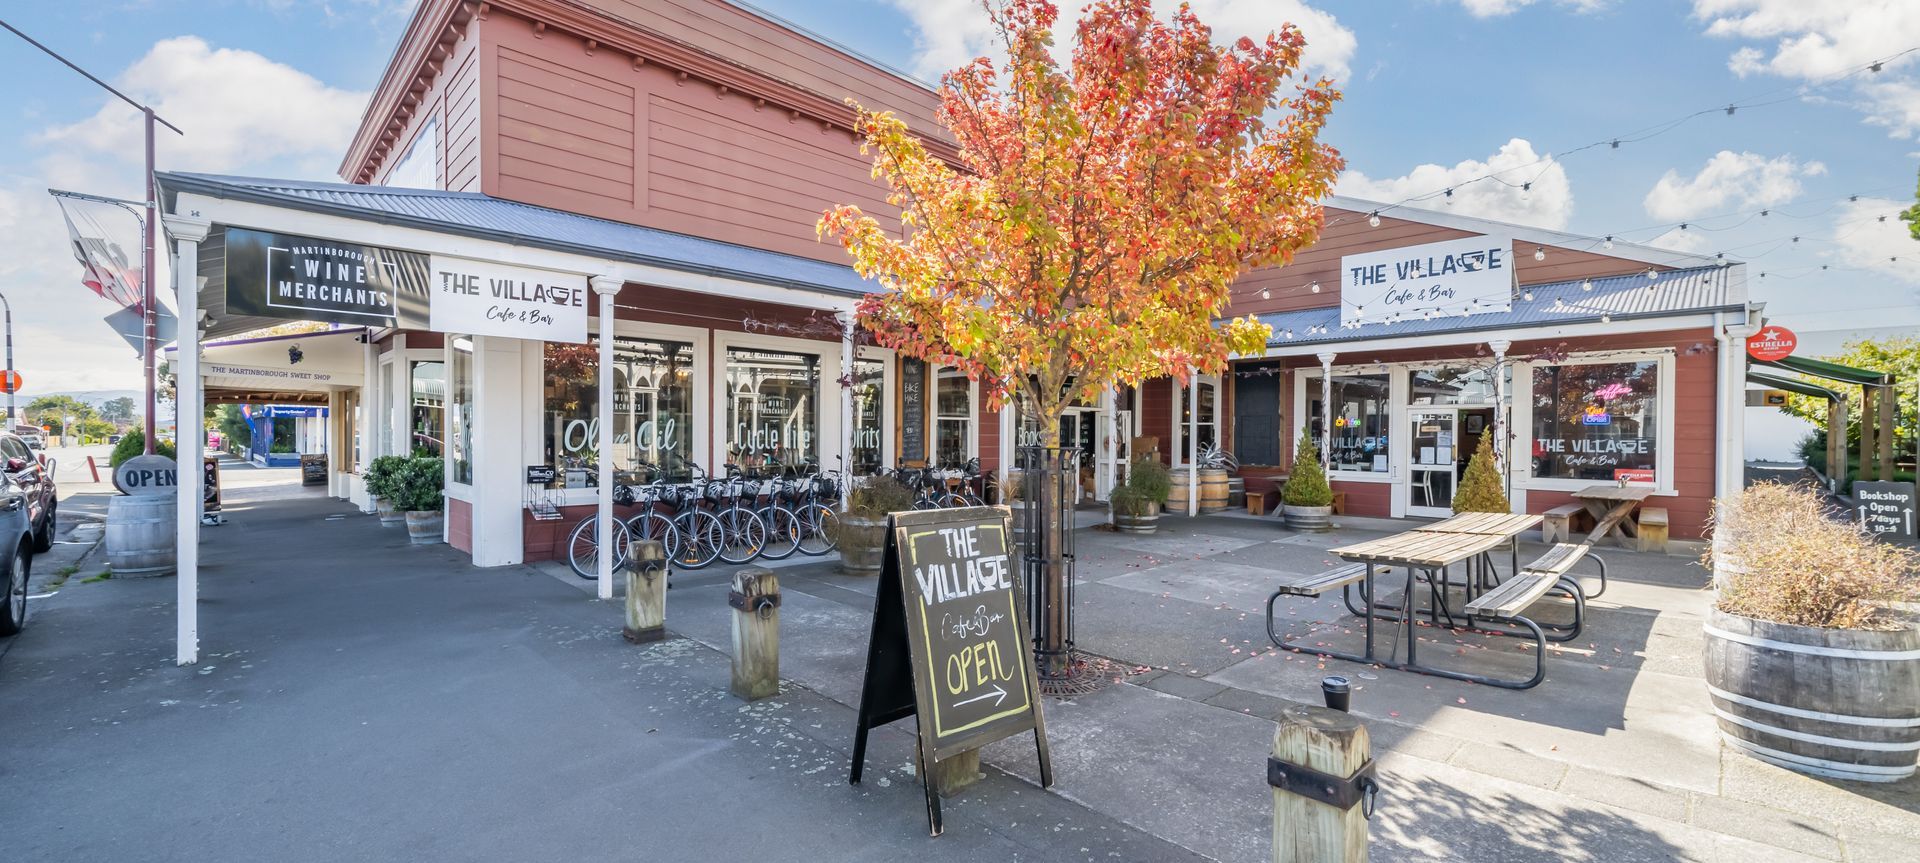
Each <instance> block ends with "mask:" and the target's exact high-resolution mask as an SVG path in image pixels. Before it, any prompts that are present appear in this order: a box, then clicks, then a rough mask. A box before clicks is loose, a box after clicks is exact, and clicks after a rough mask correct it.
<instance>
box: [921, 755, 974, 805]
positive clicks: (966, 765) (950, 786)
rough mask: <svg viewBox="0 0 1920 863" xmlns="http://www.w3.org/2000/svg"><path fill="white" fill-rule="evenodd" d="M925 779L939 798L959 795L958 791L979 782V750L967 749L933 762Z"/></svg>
mask: <svg viewBox="0 0 1920 863" xmlns="http://www.w3.org/2000/svg"><path fill="white" fill-rule="evenodd" d="M927 779H928V781H930V782H932V783H933V790H934V791H935V792H936V793H938V794H939V795H940V796H941V797H952V796H954V795H955V794H959V793H960V789H962V788H965V787H967V786H969V785H972V784H973V783H975V782H978V781H980V750H978V749H969V750H967V751H965V752H961V753H957V754H954V755H951V756H948V757H947V758H944V759H942V760H940V761H936V762H934V764H933V769H932V770H930V771H928V777H927Z"/></svg>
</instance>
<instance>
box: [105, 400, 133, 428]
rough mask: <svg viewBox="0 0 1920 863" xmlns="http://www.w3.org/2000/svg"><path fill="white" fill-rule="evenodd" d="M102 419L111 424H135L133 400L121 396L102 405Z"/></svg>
mask: <svg viewBox="0 0 1920 863" xmlns="http://www.w3.org/2000/svg"><path fill="white" fill-rule="evenodd" d="M100 418H101V419H103V420H106V421H107V422H110V423H130V422H133V399H132V398H130V397H127V396H121V397H119V398H117V399H109V400H107V401H106V402H103V403H101V405H100Z"/></svg>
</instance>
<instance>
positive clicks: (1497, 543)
mask: <svg viewBox="0 0 1920 863" xmlns="http://www.w3.org/2000/svg"><path fill="white" fill-rule="evenodd" d="M1522 529H1524V528H1522ZM1518 532H1519V531H1518V530H1516V531H1515V532H1514V534H1499V533H1465V532H1460V533H1454V532H1446V531H1433V530H1417V529H1416V530H1410V531H1407V532H1405V533H1397V534H1394V535H1393V536H1389V537H1383V538H1381V539H1375V540H1369V541H1367V542H1361V543H1355V544H1353V545H1347V546H1341V547H1339V548H1335V549H1330V551H1331V553H1332V554H1334V555H1335V556H1337V557H1339V558H1340V559H1342V560H1346V561H1349V562H1353V563H1363V564H1365V565H1366V567H1367V572H1366V593H1365V596H1364V597H1363V601H1365V602H1366V604H1367V608H1366V610H1365V612H1364V613H1362V616H1363V617H1364V618H1365V619H1366V633H1367V648H1366V654H1365V657H1364V661H1366V662H1376V663H1379V664H1380V665H1383V666H1385V667H1388V668H1399V669H1404V670H1407V671H1414V672H1418V673H1421V674H1432V675H1437V676H1440V677H1450V678H1454V679H1456V680H1468V681H1473V682H1475V683H1489V684H1493V685H1500V684H1499V683H1498V682H1496V681H1494V680H1493V679H1492V678H1489V677H1485V676H1483V675H1478V674H1468V673H1465V672H1459V671H1451V670H1448V669H1442V668H1432V667H1428V666H1423V665H1421V664H1420V663H1419V659H1418V655H1417V648H1418V642H1419V636H1418V635H1416V634H1415V631H1414V582H1415V574H1416V573H1418V572H1425V573H1426V574H1427V582H1428V584H1429V585H1430V586H1433V585H1438V584H1440V583H1442V579H1444V578H1446V576H1444V575H1443V573H1445V572H1446V571H1447V568H1448V567H1450V566H1452V565H1454V564H1456V563H1460V562H1461V561H1470V560H1481V559H1482V558H1483V557H1484V556H1485V555H1486V554H1487V553H1488V552H1490V551H1493V550H1494V549H1496V548H1499V547H1501V546H1503V545H1507V544H1509V543H1512V542H1514V537H1515V536H1516V535H1517V534H1518ZM1482 563H1483V564H1485V563H1486V561H1484V560H1482ZM1383 566H1386V567H1392V566H1398V567H1402V568H1404V569H1405V570H1406V571H1407V580H1406V588H1405V590H1404V591H1403V592H1402V593H1401V595H1400V604H1399V605H1398V606H1390V605H1381V604H1379V603H1377V602H1376V600H1375V597H1376V594H1375V592H1374V570H1375V569H1376V568H1378V567H1383ZM1490 568H1491V567H1490V565H1489V566H1487V569H1490ZM1482 571H1483V572H1484V571H1485V570H1484V569H1483V570H1482ZM1468 581H1469V585H1468V589H1469V590H1471V589H1472V584H1471V582H1472V581H1473V579H1471V578H1469V579H1468ZM1434 589H1435V590H1436V591H1437V590H1438V588H1437V587H1435V588H1434ZM1439 605H1440V601H1439V595H1438V593H1437V592H1436V594H1435V604H1434V609H1433V611H1432V613H1431V615H1430V616H1431V617H1433V619H1434V622H1435V623H1436V624H1438V622H1439V615H1440V613H1441V612H1440V610H1439ZM1349 610H1353V609H1352V608H1351V606H1349ZM1379 611H1389V612H1394V615H1393V617H1392V618H1389V619H1392V620H1393V621H1394V624H1395V625H1396V626H1401V627H1404V630H1403V631H1404V632H1405V633H1406V639H1407V660H1406V661H1405V662H1399V661H1397V660H1396V659H1395V658H1394V657H1393V656H1391V655H1389V656H1387V657H1386V658H1384V659H1382V658H1380V657H1378V656H1376V655H1375V654H1374V645H1373V641H1374V632H1373V620H1374V617H1375V615H1376V614H1377V612H1379ZM1356 613H1358V612H1356ZM1447 620H1448V624H1449V625H1453V624H1454V623H1455V621H1454V619H1453V614H1452V612H1450V611H1449V612H1447ZM1394 640H1395V641H1396V642H1398V641H1399V638H1398V636H1396V637H1395V639H1394ZM1312 652H1316V653H1318V652H1323V651H1319V650H1316V651H1312ZM1394 652H1395V653H1397V652H1398V651H1397V650H1395V651H1394ZM1328 655H1336V654H1331V653H1329V654H1328ZM1340 658H1347V657H1344V656H1342V657H1340Z"/></svg>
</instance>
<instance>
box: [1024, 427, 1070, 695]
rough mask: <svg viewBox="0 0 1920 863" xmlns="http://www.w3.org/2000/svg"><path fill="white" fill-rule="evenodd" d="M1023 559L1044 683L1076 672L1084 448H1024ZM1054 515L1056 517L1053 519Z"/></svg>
mask: <svg viewBox="0 0 1920 863" xmlns="http://www.w3.org/2000/svg"><path fill="white" fill-rule="evenodd" d="M1018 461H1019V465H1020V499H1021V501H1022V502H1023V504H1024V505H1023V506H1022V507H1021V509H1020V535H1021V543H1020V546H1021V562H1022V564H1023V566H1022V568H1023V570H1024V571H1025V573H1026V588H1027V619H1028V620H1029V621H1031V622H1032V624H1033V653H1034V659H1035V661H1036V662H1037V663H1038V665H1039V666H1040V678H1041V683H1042V688H1046V684H1048V683H1050V682H1051V683H1067V682H1070V681H1071V679H1072V676H1073V669H1074V667H1075V661H1074V657H1073V501H1074V498H1075V496H1076V495H1075V494H1074V493H1075V492H1076V491H1077V490H1078V488H1079V480H1080V451H1079V450H1078V449H1072V448H1064V447H1058V446H1023V447H1020V448H1019V453H1018ZM1049 515H1051V516H1052V518H1048V516H1049Z"/></svg>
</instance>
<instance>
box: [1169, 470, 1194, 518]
mask: <svg viewBox="0 0 1920 863" xmlns="http://www.w3.org/2000/svg"><path fill="white" fill-rule="evenodd" d="M1191 475H1192V468H1184V467H1180V468H1174V469H1173V470H1172V471H1171V472H1170V473H1169V477H1170V478H1171V480H1172V482H1173V486H1172V488H1171V490H1169V491H1168V492H1167V505H1166V506H1165V507H1163V508H1162V509H1164V510H1165V511H1166V512H1167V513H1168V514H1169V515H1186V514H1187V477H1189V476H1191Z"/></svg>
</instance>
